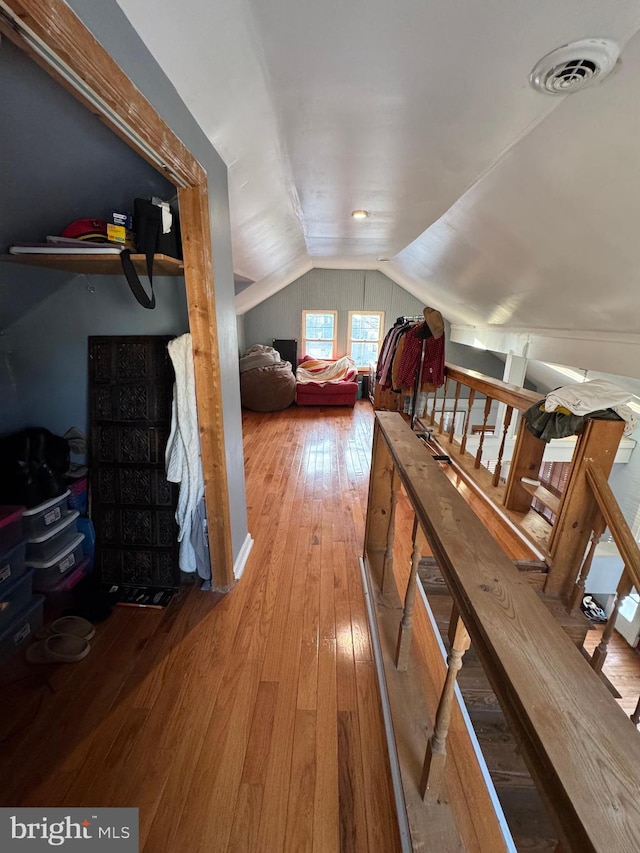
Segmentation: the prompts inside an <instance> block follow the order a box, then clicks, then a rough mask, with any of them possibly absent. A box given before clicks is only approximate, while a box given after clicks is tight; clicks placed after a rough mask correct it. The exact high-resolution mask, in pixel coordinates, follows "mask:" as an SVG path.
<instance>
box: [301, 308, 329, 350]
mask: <svg viewBox="0 0 640 853" xmlns="http://www.w3.org/2000/svg"><path fill="white" fill-rule="evenodd" d="M313 314H331V315H332V316H333V338H308V337H307V317H308V316H309V315H313ZM301 341H302V353H301V356H300V357H303V356H305V355H310V353H309V352H308V350H307V342H312V343H318V342H322V343H325V342H327V341H331V355H330V356H329V358H331V359H334V358H337V349H338V312H337V311H335V310H333V309H329V308H304V309H303V311H302V335H301ZM316 357H319V356H312V358H316Z"/></svg>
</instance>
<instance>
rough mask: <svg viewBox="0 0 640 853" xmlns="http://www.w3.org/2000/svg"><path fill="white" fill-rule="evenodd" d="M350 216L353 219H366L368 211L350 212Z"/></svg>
mask: <svg viewBox="0 0 640 853" xmlns="http://www.w3.org/2000/svg"><path fill="white" fill-rule="evenodd" d="M351 216H353V218H354V219H366V218H367V216H369V211H368V210H352V211H351Z"/></svg>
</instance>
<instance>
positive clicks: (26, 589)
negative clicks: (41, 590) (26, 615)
mask: <svg viewBox="0 0 640 853" xmlns="http://www.w3.org/2000/svg"><path fill="white" fill-rule="evenodd" d="M32 582H33V572H32V571H31V570H29V571H26V572H23V573H22V574H21V575H20V576H19V577H17V578H14V579H13V580H12V581H11V583H5V584H2V586H0V631H3V630H4V629H5V628H6V627H7V625H10V624H11V622H13V620H14V619H15V617H16V616H17V614H18V613H20V612H21V611H22V610H24V609H25V607H28V605H29V604H30V602H31V598H32Z"/></svg>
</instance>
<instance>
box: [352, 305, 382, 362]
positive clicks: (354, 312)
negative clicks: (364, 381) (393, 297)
mask: <svg viewBox="0 0 640 853" xmlns="http://www.w3.org/2000/svg"><path fill="white" fill-rule="evenodd" d="M359 315H366V316H372V315H376V316H378V317H379V318H380V328H379V331H378V351H377V354H376V360H377V358H378V356H379V355H380V347H381V346H382V341H383V339H384V311H366V310H364V309H363V310H361V311H349V317H348V320H347V355H349V356H351V349H352V345H353V344H354V343H373V341H370V340H363V339H361V338H354V337H353V334H352V332H353V318H354V317H355V316H359ZM351 357H352V358H353V356H351ZM354 361H355V359H354ZM356 367H357V368H358V370H366V369H367V368H368V367H369V364H356Z"/></svg>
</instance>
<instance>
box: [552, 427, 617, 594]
mask: <svg viewBox="0 0 640 853" xmlns="http://www.w3.org/2000/svg"><path fill="white" fill-rule="evenodd" d="M623 429H624V422H623V421H604V420H594V419H587V422H586V424H585V426H584V429H583V431H582V433H581V434H580V435H579V436H578V442H577V444H576V447H575V450H574V451H573V458H572V460H571V467H570V468H569V476H568V477H567V485H566V486H565V489H564V492H563V494H562V498H561V500H560V508H559V511H558V514H557V516H556V521H555V524H554V525H553V530H552V532H551V538H550V540H549V558H550V566H549V574H548V575H547V583H546V585H545V592H546V593H547V594H549V595H563V596H566V597H567V599H568V598H570V596H571V593H572V592H573V588H574V584H575V582H576V579H577V577H578V575H579V573H580V566H581V565H582V561H583V559H584V555H585V552H586V550H587V546H588V544H589V537H590V536H591V531H592V530H593V527H594V524H595V523H596V514H597V505H596V502H595V498H594V496H593V494H592V492H591V489H590V488H589V486H588V484H587V479H586V469H587V467H588V466H589V465H590V464H591V462H592V461H593V460H597V461H598V465H599V467H600V469H601V471H602V472H603V473H604V475H605V476H606V477H608V476H609V473H610V471H611V468H612V467H613V460H614V459H615V456H616V451H617V449H618V445H619V444H620V439H621V438H622V432H623Z"/></svg>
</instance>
